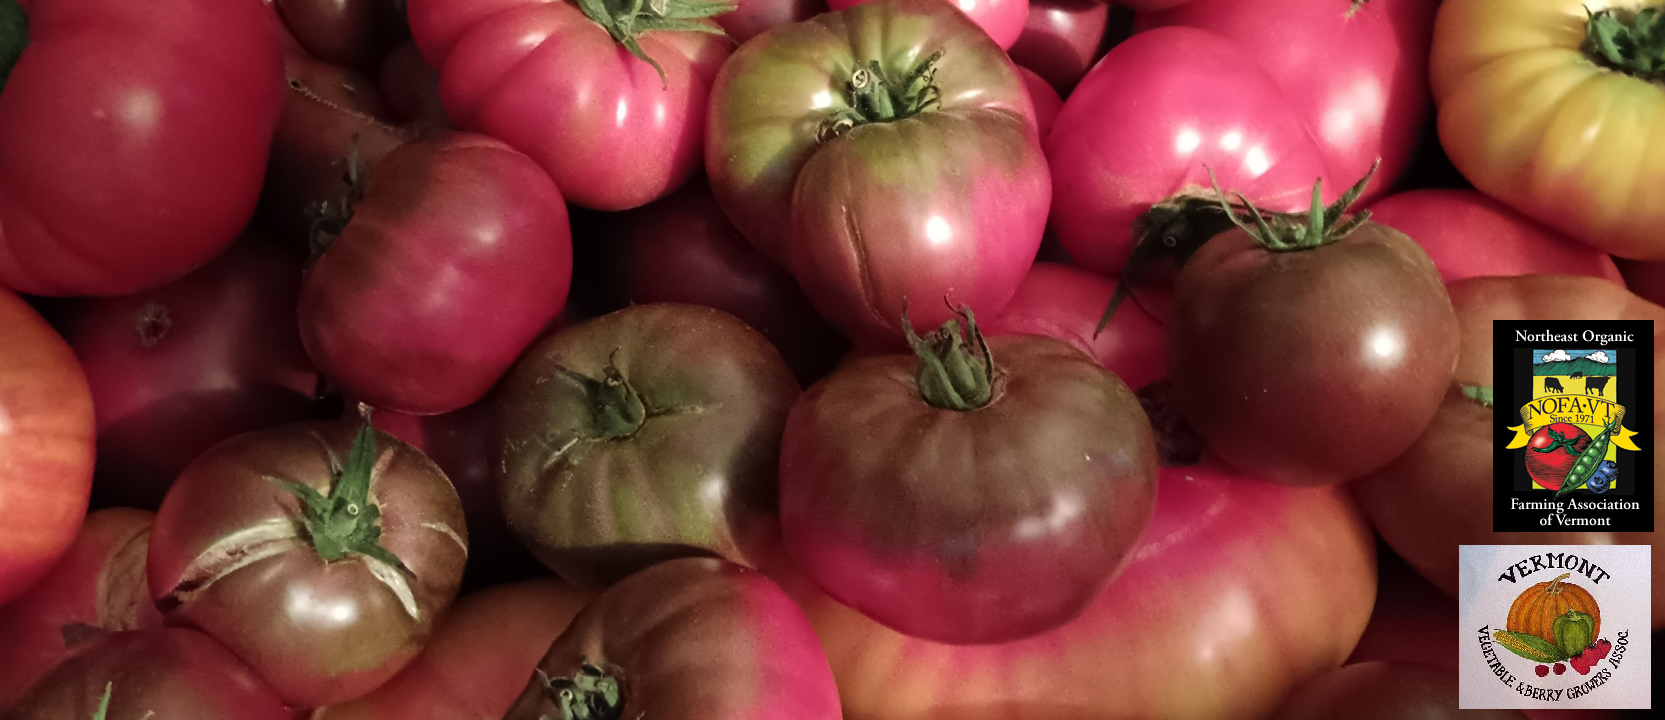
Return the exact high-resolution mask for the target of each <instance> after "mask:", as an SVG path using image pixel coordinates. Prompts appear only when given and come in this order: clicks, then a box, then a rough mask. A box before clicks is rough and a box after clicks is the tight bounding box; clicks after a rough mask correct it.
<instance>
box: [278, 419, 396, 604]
mask: <svg viewBox="0 0 1665 720" xmlns="http://www.w3.org/2000/svg"><path fill="white" fill-rule="evenodd" d="M329 464H330V487H329V491H328V494H326V493H321V492H318V490H317V489H315V488H313V487H312V486H310V485H307V484H305V483H299V482H294V481H292V480H284V479H281V478H275V477H267V478H266V480H267V481H268V482H271V483H272V484H274V485H277V486H278V487H280V488H283V489H284V490H285V491H287V492H289V494H291V495H294V496H295V497H297V498H300V500H301V526H302V528H303V529H304V530H305V533H304V534H305V536H306V538H307V540H309V541H310V542H311V543H312V547H313V549H314V550H316V551H317V552H318V557H321V558H323V559H324V560H325V561H326V562H334V561H336V560H340V559H342V558H343V557H346V556H347V555H348V554H349V553H352V554H358V555H364V556H366V557H370V558H374V559H376V560H380V561H382V562H384V563H386V564H388V565H391V566H393V567H394V568H397V569H398V570H400V571H401V572H404V573H405V574H406V575H410V574H411V571H410V568H409V567H406V566H405V563H404V561H402V560H400V559H399V557H398V556H396V555H394V554H393V553H392V552H391V551H389V550H387V549H386V548H384V547H382V546H381V537H382V527H381V522H380V521H381V516H382V511H381V508H380V507H378V506H377V505H376V504H375V503H373V502H371V501H370V486H371V485H372V484H373V483H374V482H375V475H376V465H377V463H376V429H375V428H374V427H372V426H371V425H370V419H369V417H368V416H366V417H365V418H364V420H363V421H362V423H361V424H360V425H359V428H358V433H357V434H356V435H355V436H354V437H353V446H352V449H351V450H349V451H348V454H347V464H346V465H344V466H343V465H341V464H340V463H339V462H337V460H336V458H335V455H334V454H333V453H331V454H330V456H329Z"/></svg>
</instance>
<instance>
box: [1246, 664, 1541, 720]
mask: <svg viewBox="0 0 1665 720" xmlns="http://www.w3.org/2000/svg"><path fill="white" fill-rule="evenodd" d="M1272 717H1274V718H1276V719H1277V720H1330V719H1331V718H1341V717H1346V718H1358V720H1400V719H1401V718H1410V717H1415V718H1424V719H1425V720H1459V719H1461V718H1475V719H1476V720H1526V713H1523V712H1521V711H1519V710H1458V709H1457V670H1456V669H1455V668H1446V667H1438V666H1435V665H1429V664H1427V663H1421V662H1405V661H1396V660H1388V661H1383V660H1377V661H1373V662H1364V663H1357V664H1353V665H1348V666H1346V667H1341V668H1337V669H1335V670H1331V671H1329V672H1327V673H1324V674H1323V675H1320V676H1318V677H1316V678H1313V679H1312V680H1311V681H1309V682H1307V683H1306V684H1305V685H1302V686H1301V687H1300V688H1299V689H1297V690H1296V691H1295V692H1294V694H1292V695H1290V697H1289V699H1288V700H1286V701H1285V702H1284V703H1283V706H1282V707H1280V708H1278V711H1277V712H1276V713H1274V714H1273V715H1272Z"/></svg>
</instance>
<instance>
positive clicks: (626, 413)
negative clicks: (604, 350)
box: [555, 349, 647, 440]
mask: <svg viewBox="0 0 1665 720" xmlns="http://www.w3.org/2000/svg"><path fill="white" fill-rule="evenodd" d="M618 354H619V351H618V350H617V349H615V350H613V354H612V355H611V356H609V357H608V358H607V367H605V368H603V369H602V377H601V379H600V380H597V379H595V378H592V377H590V376H588V375H585V374H583V373H580V372H576V371H573V370H569V369H567V368H565V367H563V366H560V365H556V366H555V370H556V372H559V373H561V375H562V376H563V377H565V378H567V379H568V380H571V381H573V382H574V383H575V384H577V385H578V386H579V387H580V388H583V390H584V394H585V396H586V397H587V398H588V399H589V403H590V424H591V426H592V429H593V432H594V433H595V436H596V437H599V438H605V439H608V440H614V439H618V438H624V437H630V436H631V435H634V434H635V433H636V430H637V429H638V428H640V427H641V426H642V422H643V421H645V420H647V406H646V405H645V404H644V403H643V402H642V396H641V394H640V393H638V392H636V388H634V387H632V386H631V385H630V381H629V380H628V379H626V378H625V376H624V373H623V372H620V371H619V368H618V364H617V362H616V359H617V357H618Z"/></svg>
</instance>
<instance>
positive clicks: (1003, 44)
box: [827, 0, 1029, 50]
mask: <svg viewBox="0 0 1665 720" xmlns="http://www.w3.org/2000/svg"><path fill="white" fill-rule="evenodd" d="M871 1H872V0H827V7H828V8H829V9H831V10H834V11H838V10H848V9H850V8H853V7H855V6H857V5H860V4H862V3H866V2H871ZM944 1H945V2H947V3H949V4H950V5H953V6H954V7H956V8H959V10H960V12H962V13H965V15H966V17H968V18H971V21H972V22H974V23H977V27H980V28H982V29H983V32H986V33H988V34H989V37H990V38H993V39H994V42H995V43H996V44H997V45H999V46H1000V49H1002V50H1007V49H1010V48H1011V47H1012V43H1015V42H1017V39H1018V36H1019V35H1021V34H1023V24H1024V20H1025V19H1026V18H1027V17H1028V16H1029V0H944Z"/></svg>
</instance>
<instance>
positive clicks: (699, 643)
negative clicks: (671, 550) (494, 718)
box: [503, 558, 842, 720]
mask: <svg viewBox="0 0 1665 720" xmlns="http://www.w3.org/2000/svg"><path fill="white" fill-rule="evenodd" d="M563 696H564V697H565V698H567V699H566V700H564V701H563ZM564 702H570V703H572V704H576V705H581V706H585V707H587V708H589V709H590V710H591V712H592V714H591V715H589V717H597V718H602V717H616V718H675V717H684V718H703V719H705V720H753V719H754V718H792V719H793V720H838V718H840V717H842V716H841V714H840V712H839V707H838V689H837V688H835V687H834V686H833V678H832V673H831V672H830V671H829V670H828V668H827V658H826V656H824V655H822V654H821V646H820V644H819V643H817V642H816V641H815V631H814V630H812V629H811V628H810V626H809V622H808V621H806V620H805V619H804V614H803V611H801V610H799V609H798V606H797V605H794V604H793V603H792V599H791V598H790V597H788V596H787V595H786V593H785V592H782V591H781V589H780V586H778V585H776V584H775V583H774V582H773V581H771V580H769V578H767V577H764V576H763V574H761V573H759V572H757V571H755V570H752V569H750V568H746V567H742V566H739V565H734V564H732V563H726V562H723V561H721V560H715V559H709V558H683V559H680V560H672V561H669V562H665V563H660V564H659V565H655V566H653V567H650V568H648V569H646V570H643V571H642V572H639V573H637V574H635V575H632V576H630V577H629V578H626V579H625V580H623V581H621V582H620V583H619V584H617V585H615V586H613V587H611V588H608V589H607V591H606V592H604V593H602V594H601V596H600V597H598V598H596V599H595V601H594V602H592V603H590V604H589V605H588V606H587V607H585V608H584V611H583V612H581V613H579V614H578V617H577V618H576V619H574V620H573V621H572V626H571V627H569V628H567V630H566V632H563V633H561V636H560V637H559V638H558V639H556V640H555V643H554V644H553V645H551V646H549V651H548V653H547V654H545V655H544V656H543V660H542V661H541V662H539V663H538V667H537V674H536V675H535V676H534V677H533V678H532V679H531V681H530V682H528V683H526V689H525V691H523V692H522V693H521V695H520V698H519V699H518V700H516V701H515V703H514V706H513V707H511V708H510V709H509V713H508V714H507V715H504V716H503V718H504V720H539V719H540V718H545V717H550V718H553V717H568V716H572V714H571V713H564V712H563V711H562V705H563V704H564ZM578 717H583V716H582V715H580V716H578Z"/></svg>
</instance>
